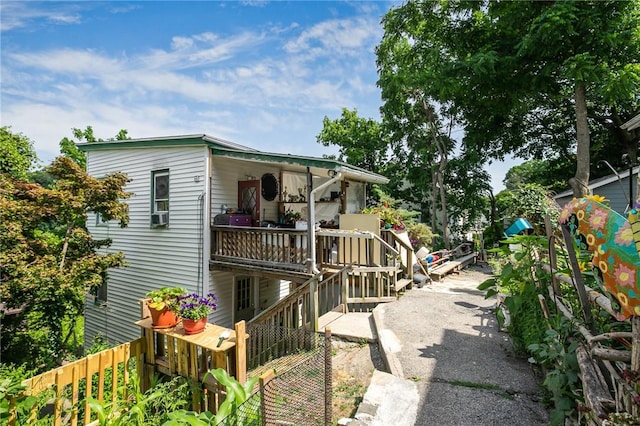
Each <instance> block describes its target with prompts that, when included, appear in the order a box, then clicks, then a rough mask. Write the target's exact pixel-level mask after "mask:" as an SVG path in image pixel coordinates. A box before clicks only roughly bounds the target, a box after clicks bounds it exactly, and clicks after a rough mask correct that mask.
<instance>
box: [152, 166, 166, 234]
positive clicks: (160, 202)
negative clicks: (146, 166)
mask: <svg viewBox="0 0 640 426" xmlns="http://www.w3.org/2000/svg"><path fill="white" fill-rule="evenodd" d="M167 225H169V170H156V171H153V172H151V226H153V227H160V226H167Z"/></svg>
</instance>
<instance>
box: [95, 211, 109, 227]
mask: <svg viewBox="0 0 640 426" xmlns="http://www.w3.org/2000/svg"><path fill="white" fill-rule="evenodd" d="M96 226H107V227H108V226H109V222H108V221H106V220H104V219H103V217H102V215H101V214H100V213H96Z"/></svg>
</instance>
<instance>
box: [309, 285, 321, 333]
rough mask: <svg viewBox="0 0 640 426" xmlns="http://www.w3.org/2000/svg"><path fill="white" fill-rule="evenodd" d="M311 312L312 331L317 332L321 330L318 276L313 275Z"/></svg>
mask: <svg viewBox="0 0 640 426" xmlns="http://www.w3.org/2000/svg"><path fill="white" fill-rule="evenodd" d="M309 313H310V315H311V318H310V320H311V331H313V332H314V333H317V332H318V331H319V328H320V327H319V321H318V317H319V315H318V278H317V277H313V278H311V279H310V280H309Z"/></svg>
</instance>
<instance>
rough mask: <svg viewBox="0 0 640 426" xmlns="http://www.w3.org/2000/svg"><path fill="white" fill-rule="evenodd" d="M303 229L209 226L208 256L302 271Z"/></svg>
mask: <svg viewBox="0 0 640 426" xmlns="http://www.w3.org/2000/svg"><path fill="white" fill-rule="evenodd" d="M307 239H308V237H307V231H304V230H295V229H287V228H249V227H243V226H213V227H211V259H212V260H219V261H230V262H243V261H244V262H246V261H251V263H252V264H255V265H262V266H265V267H275V266H277V267H278V268H282V269H293V270H305V265H306V262H307V259H308V256H309V253H308V249H307Z"/></svg>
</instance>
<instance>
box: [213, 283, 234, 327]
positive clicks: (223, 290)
mask: <svg viewBox="0 0 640 426" xmlns="http://www.w3.org/2000/svg"><path fill="white" fill-rule="evenodd" d="M209 279H210V283H209V285H210V290H209V291H211V292H212V293H214V294H215V295H216V297H217V298H218V307H217V309H216V310H215V311H214V312H213V314H211V315H210V316H209V319H210V320H211V321H213V322H215V323H216V324H218V325H220V326H222V327H228V328H233V320H232V318H233V280H234V278H233V274H231V273H230V272H221V271H212V272H211V273H210V274H209Z"/></svg>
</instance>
